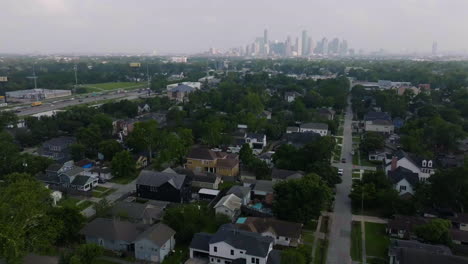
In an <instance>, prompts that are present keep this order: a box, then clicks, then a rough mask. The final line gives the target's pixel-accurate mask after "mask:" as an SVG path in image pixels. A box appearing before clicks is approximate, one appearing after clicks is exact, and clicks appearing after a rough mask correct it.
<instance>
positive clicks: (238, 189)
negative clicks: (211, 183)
mask: <svg viewBox="0 0 468 264" xmlns="http://www.w3.org/2000/svg"><path fill="white" fill-rule="evenodd" d="M250 191H251V189H250V188H249V187H243V186H239V185H236V186H232V187H231V188H230V189H229V190H228V191H227V193H226V194H234V195H235V196H237V197H239V198H241V199H243V198H244V197H246V196H247V195H249V193H250Z"/></svg>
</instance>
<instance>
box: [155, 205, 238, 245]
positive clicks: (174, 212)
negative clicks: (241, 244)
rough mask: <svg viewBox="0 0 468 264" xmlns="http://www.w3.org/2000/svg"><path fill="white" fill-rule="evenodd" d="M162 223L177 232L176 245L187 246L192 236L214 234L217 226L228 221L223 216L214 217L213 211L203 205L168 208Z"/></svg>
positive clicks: (228, 220)
mask: <svg viewBox="0 0 468 264" xmlns="http://www.w3.org/2000/svg"><path fill="white" fill-rule="evenodd" d="M163 222H164V223H166V224H167V225H169V226H170V227H171V228H173V229H174V230H175V231H176V232H177V233H176V240H177V243H180V244H182V245H188V244H189V243H190V241H191V240H192V237H193V234H195V233H197V232H209V233H214V232H216V231H217V230H218V228H219V226H221V225H222V224H225V223H229V222H230V219H229V218H227V217H226V216H224V215H215V213H214V211H213V210H212V209H210V208H208V207H207V206H206V205H204V204H181V205H178V206H174V207H170V208H168V209H167V210H166V213H165V214H164V218H163Z"/></svg>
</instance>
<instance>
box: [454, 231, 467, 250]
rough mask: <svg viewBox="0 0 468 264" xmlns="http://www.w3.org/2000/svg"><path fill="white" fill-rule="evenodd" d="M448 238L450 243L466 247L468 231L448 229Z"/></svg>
mask: <svg viewBox="0 0 468 264" xmlns="http://www.w3.org/2000/svg"><path fill="white" fill-rule="evenodd" d="M450 237H451V238H452V242H453V243H454V244H457V245H464V246H467V245H468V231H463V230H460V229H450Z"/></svg>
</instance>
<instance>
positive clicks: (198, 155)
mask: <svg viewBox="0 0 468 264" xmlns="http://www.w3.org/2000/svg"><path fill="white" fill-rule="evenodd" d="M185 167H186V168H187V169H190V170H191V171H193V172H194V173H208V172H211V173H216V174H219V175H221V176H229V177H235V176H237V175H238V174H239V159H238V156H237V155H235V154H228V153H225V152H215V151H212V150H210V149H208V148H193V149H192V150H191V151H190V153H189V154H188V155H187V163H186V164H185Z"/></svg>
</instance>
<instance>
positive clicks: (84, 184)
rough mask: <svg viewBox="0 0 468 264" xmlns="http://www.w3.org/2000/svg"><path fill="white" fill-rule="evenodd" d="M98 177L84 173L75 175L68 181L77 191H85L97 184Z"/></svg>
mask: <svg viewBox="0 0 468 264" xmlns="http://www.w3.org/2000/svg"><path fill="white" fill-rule="evenodd" d="M98 184H99V183H98V179H97V178H94V177H90V176H85V175H77V176H76V177H74V179H73V181H72V182H71V183H70V187H72V188H74V189H77V190H78V191H83V192H87V191H90V190H91V189H93V188H94V187H96V186H97V185H98Z"/></svg>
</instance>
